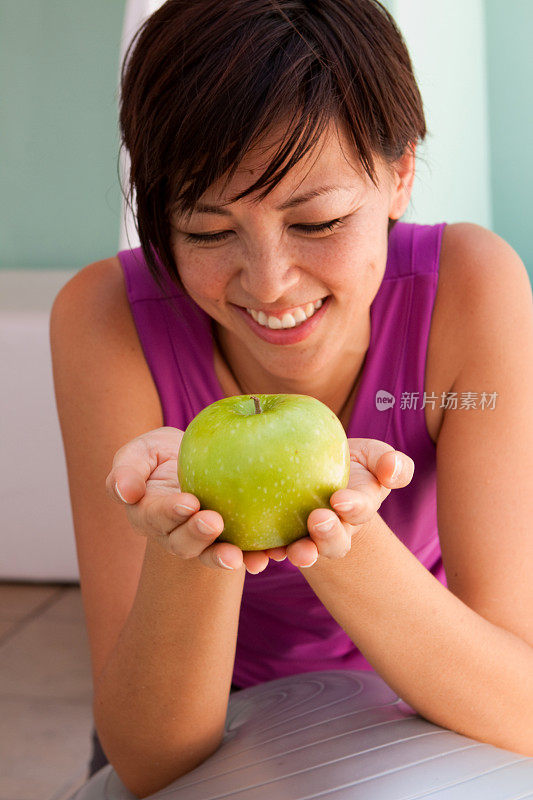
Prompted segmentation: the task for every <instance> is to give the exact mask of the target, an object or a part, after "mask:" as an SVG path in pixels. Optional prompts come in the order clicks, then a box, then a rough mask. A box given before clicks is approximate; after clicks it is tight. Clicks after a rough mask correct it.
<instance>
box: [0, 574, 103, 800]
mask: <svg viewBox="0 0 533 800" xmlns="http://www.w3.org/2000/svg"><path fill="white" fill-rule="evenodd" d="M91 704H92V685H91V672H90V660H89V648H88V641H87V634H86V631H85V621H84V617H83V610H82V604H81V597H80V589H79V586H76V585H66V584H31V583H27V584H24V583H0V708H1V711H0V753H1V759H0V760H1V765H0V800H67V798H69V797H70V796H71V795H72V793H73V792H74V791H75V789H76V788H77V787H78V786H79V785H81V784H82V783H83V782H84V780H85V776H86V773H87V762H88V759H89V754H90V733H91V727H92V710H91Z"/></svg>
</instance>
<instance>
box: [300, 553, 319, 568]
mask: <svg viewBox="0 0 533 800" xmlns="http://www.w3.org/2000/svg"><path fill="white" fill-rule="evenodd" d="M317 559H318V556H317V557H316V558H315V560H314V561H311V563H310V564H300V569H307V567H312V566H313V564H316V562H317Z"/></svg>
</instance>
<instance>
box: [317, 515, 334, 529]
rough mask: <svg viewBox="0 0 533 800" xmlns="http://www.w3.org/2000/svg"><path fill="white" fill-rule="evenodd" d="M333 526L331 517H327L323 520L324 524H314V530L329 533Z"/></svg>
mask: <svg viewBox="0 0 533 800" xmlns="http://www.w3.org/2000/svg"><path fill="white" fill-rule="evenodd" d="M334 525H335V520H334V519H332V518H331V517H328V518H327V519H325V520H324V522H316V523H315V528H318V530H319V531H330V530H331V529H332V528H333V526H334Z"/></svg>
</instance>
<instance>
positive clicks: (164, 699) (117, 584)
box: [50, 259, 245, 797]
mask: <svg viewBox="0 0 533 800" xmlns="http://www.w3.org/2000/svg"><path fill="white" fill-rule="evenodd" d="M50 342H51V350H52V360H53V370H54V384H55V393H56V402H57V408H58V414H59V420H60V425H61V431H62V436H63V443H64V449H65V456H66V462H67V470H68V477H69V488H70V496H71V504H72V512H73V519H74V528H75V534H76V546H77V553H78V561H79V568H80V583H81V591H82V598H83V604H84V609H85V615H86V620H87V628H88V634H89V642H90V649H91V662H92V671H93V684H94V715H95V722H96V727H97V730H98V733H99V737H100V738H101V741H102V745H103V748H104V751H105V752H106V755H107V756H108V759H109V761H110V762H111V764H112V765H113V766H114V767H115V769H116V770H117V772H118V774H119V776H120V777H121V779H122V780H123V781H124V783H125V784H126V786H127V787H128V788H129V789H130V790H131V791H132V792H133V793H134V794H136V795H138V796H139V797H144V796H146V795H147V794H150V793H153V792H155V791H156V790H158V789H160V788H162V787H163V786H166V785H168V784H169V783H170V782H171V781H172V780H175V779H176V778H177V777H179V776H180V775H182V774H184V773H185V772H188V771H189V770H190V769H192V768H193V767H194V766H196V765H197V764H198V763H200V762H201V761H203V760H204V759H205V758H206V757H207V756H209V755H210V754H211V753H212V752H213V751H214V750H215V749H216V747H217V746H218V744H219V743H220V739H221V736H222V734H223V728H224V721H225V716H226V710H227V701H228V694H229V690H230V684H231V677H232V673H233V662H234V656H235V645H236V638H237V626H238V617H239V608H240V600H241V595H242V587H243V583H244V574H245V570H244V569H240V570H234V571H232V572H230V571H224V570H222V569H220V570H217V569H209V568H208V567H206V566H205V565H203V564H201V563H200V562H199V561H198V559H197V558H195V559H190V560H184V559H182V558H180V557H179V556H175V555H172V554H170V553H168V552H166V551H164V550H163V548H162V547H161V546H160V545H159V544H157V543H155V542H153V541H150V540H148V541H147V539H146V538H144V537H143V536H140V535H139V533H137V532H135V531H134V530H133V528H132V527H131V525H130V524H129V522H128V519H127V516H126V512H125V509H124V507H120V505H119V504H118V503H114V502H113V501H112V500H111V499H110V498H109V496H108V494H107V493H106V486H105V480H106V476H107V474H108V473H109V470H110V469H111V464H112V461H113V455H114V453H115V452H116V451H117V450H118V449H119V448H120V447H122V446H123V445H124V444H125V443H126V442H128V441H130V440H131V439H133V438H135V437H137V436H139V435H140V434H142V433H144V432H145V431H147V430H151V429H154V428H157V427H160V426H161V425H162V424H163V419H162V412H161V407H160V403H159V398H158V395H157V391H156V389H155V386H154V384H153V380H152V377H151V374H150V371H149V369H148V366H147V364H146V361H145V359H144V356H143V353H142V349H141V346H140V343H139V340H138V337H137V333H136V329H135V326H134V323H133V320H132V317H131V313H130V310H129V305H128V303H127V299H126V295H125V289H124V282H123V277H122V270H121V268H120V265H119V264H118V261H117V259H109V260H107V261H102V262H98V263H95V264H92V265H90V266H89V267H86V268H85V269H83V270H81V271H80V273H78V274H77V275H76V276H75V277H74V278H73V279H72V280H71V281H69V283H68V284H67V285H66V286H65V287H64V288H63V289H62V290H61V292H60V293H59V295H58V296H57V298H56V300H55V303H54V307H53V310H52V315H51V323H50ZM210 513H211V512H210ZM184 521H185V518H184ZM178 523H179V520H177V521H176V525H177V524H178ZM187 524H188V523H187Z"/></svg>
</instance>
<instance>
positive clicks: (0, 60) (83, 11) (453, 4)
mask: <svg viewBox="0 0 533 800" xmlns="http://www.w3.org/2000/svg"><path fill="white" fill-rule="evenodd" d="M124 5H125V2H124V0H91V2H81V0H75V2H72V0H1V2H0V153H1V157H0V268H1V267H3V268H17V267H21V268H22V267H29V268H35V269H41V268H47V267H56V268H57V267H59V268H69V269H76V268H79V267H81V266H83V265H84V264H87V263H89V262H90V261H94V260H97V259H100V258H103V257H105V256H108V255H111V254H113V253H115V252H116V251H117V249H118V239H119V228H120V216H121V197H120V190H119V184H118V177H117V158H118V134H117V96H116V95H117V91H116V86H117V76H118V66H119V64H118V62H119V48H120V37H121V32H122V17H123V13H124ZM385 5H387V7H388V8H389V10H390V11H391V12H392V13H393V14H394V15H395V17H396V19H397V21H398V24H399V26H400V28H401V29H402V31H403V33H404V35H405V38H406V41H407V44H408V47H409V48H410V50H411V55H412V58H413V64H414V67H415V73H416V75H417V78H418V80H419V83H420V86H421V90H422V95H423V99H424V103H425V108H426V113H427V116H428V122H429V127H430V136H429V137H428V141H427V143H426V145H425V146H424V147H423V148H421V152H420V155H421V160H420V163H419V169H418V175H417V180H416V184H415V190H414V193H413V203H412V207H411V209H410V211H409V213H408V215H407V217H406V218H407V219H413V220H415V221H417V222H439V221H441V220H444V219H445V220H447V221H449V222H452V221H457V220H468V221H473V222H478V223H479V224H481V225H485V226H487V227H490V228H492V229H493V230H495V231H496V232H497V233H499V234H500V235H501V236H503V238H504V239H506V240H507V241H509V242H510V243H511V245H512V246H513V247H514V248H515V249H516V250H517V252H518V253H519V254H520V256H521V257H522V259H523V260H524V262H525V263H526V266H527V267H528V269H529V271H530V275H533V244H532V238H531V236H530V234H529V227H530V222H529V218H530V213H531V210H532V203H531V201H530V187H531V186H532V185H533V151H532V148H531V147H530V143H531V140H532V138H533V102H532V89H531V87H532V86H533V59H531V56H530V52H531V48H530V32H531V31H532V30H533V3H531V2H529V0H506V1H505V2H502V0H468V2H467V3H465V2H464V0H447V2H446V3H442V2H441V3H437V2H436V0H431V2H428V0H386V3H385ZM457 19H460V20H461V25H460V26H459V28H458V27H457Z"/></svg>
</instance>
